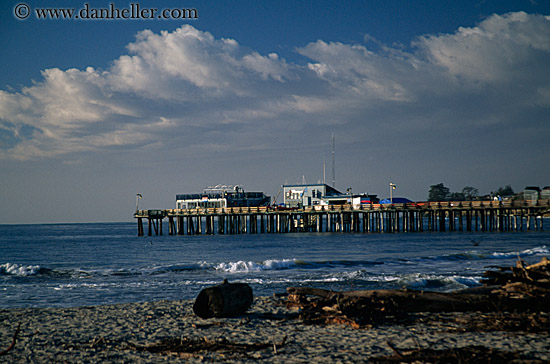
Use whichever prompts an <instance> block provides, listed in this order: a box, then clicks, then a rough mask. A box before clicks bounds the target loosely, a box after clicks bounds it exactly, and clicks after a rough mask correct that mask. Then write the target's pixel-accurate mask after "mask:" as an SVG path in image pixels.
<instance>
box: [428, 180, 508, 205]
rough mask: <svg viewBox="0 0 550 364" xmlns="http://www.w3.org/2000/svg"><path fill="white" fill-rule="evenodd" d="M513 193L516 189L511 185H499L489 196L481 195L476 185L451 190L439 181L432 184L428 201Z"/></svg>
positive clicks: (466, 198) (502, 195)
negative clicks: (457, 190)
mask: <svg viewBox="0 0 550 364" xmlns="http://www.w3.org/2000/svg"><path fill="white" fill-rule="evenodd" d="M513 195H514V189H513V188H512V186H510V185H507V186H505V187H499V188H498V189H497V190H496V191H494V192H491V193H490V195H489V196H480V195H479V190H478V189H477V188H475V187H471V186H466V187H464V188H463V189H462V191H461V192H451V191H450V189H449V188H448V187H445V185H444V184H443V183H438V184H436V185H432V186H430V190H429V191H428V201H475V200H479V199H487V198H493V197H498V196H500V197H504V196H513Z"/></svg>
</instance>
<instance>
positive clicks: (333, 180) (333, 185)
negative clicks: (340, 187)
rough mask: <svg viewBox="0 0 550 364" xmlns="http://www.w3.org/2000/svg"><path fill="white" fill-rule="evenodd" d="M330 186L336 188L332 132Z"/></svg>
mask: <svg viewBox="0 0 550 364" xmlns="http://www.w3.org/2000/svg"><path fill="white" fill-rule="evenodd" d="M332 187H333V188H336V167H335V163H334V133H332Z"/></svg>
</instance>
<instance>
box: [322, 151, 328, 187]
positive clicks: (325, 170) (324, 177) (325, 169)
mask: <svg viewBox="0 0 550 364" xmlns="http://www.w3.org/2000/svg"><path fill="white" fill-rule="evenodd" d="M326 177H327V166H326V163H325V156H324V155H323V184H326Z"/></svg>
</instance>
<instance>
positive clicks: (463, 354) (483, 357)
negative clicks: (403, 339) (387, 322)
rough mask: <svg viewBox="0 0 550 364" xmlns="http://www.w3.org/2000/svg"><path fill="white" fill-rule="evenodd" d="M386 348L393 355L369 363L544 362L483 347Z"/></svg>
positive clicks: (371, 360)
mask: <svg viewBox="0 0 550 364" xmlns="http://www.w3.org/2000/svg"><path fill="white" fill-rule="evenodd" d="M387 344H388V346H389V347H390V348H391V349H392V350H393V352H394V354H393V355H390V356H377V357H371V358H369V363H375V364H396V363H448V364H455V363H456V364H459V363H469V364H486V363H515V364H528V363H529V364H542V363H544V361H542V360H538V359H533V358H530V357H527V356H525V355H522V354H520V353H518V352H516V351H503V350H498V349H494V348H487V347H485V346H466V347H461V348H449V349H444V350H435V349H430V348H424V349H422V348H416V349H398V348H397V347H396V346H395V345H394V344H393V343H391V342H388V343H387Z"/></svg>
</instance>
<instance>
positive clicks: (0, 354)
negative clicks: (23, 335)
mask: <svg viewBox="0 0 550 364" xmlns="http://www.w3.org/2000/svg"><path fill="white" fill-rule="evenodd" d="M19 331H21V323H19V325H17V329H16V330H15V333H14V334H13V338H12V340H11V345H10V346H9V347H8V348H7V349H6V350H2V351H0V356H3V355H6V354H7V353H9V352H10V350H12V349H13V348H14V347H15V343H16V342H17V335H19Z"/></svg>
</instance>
